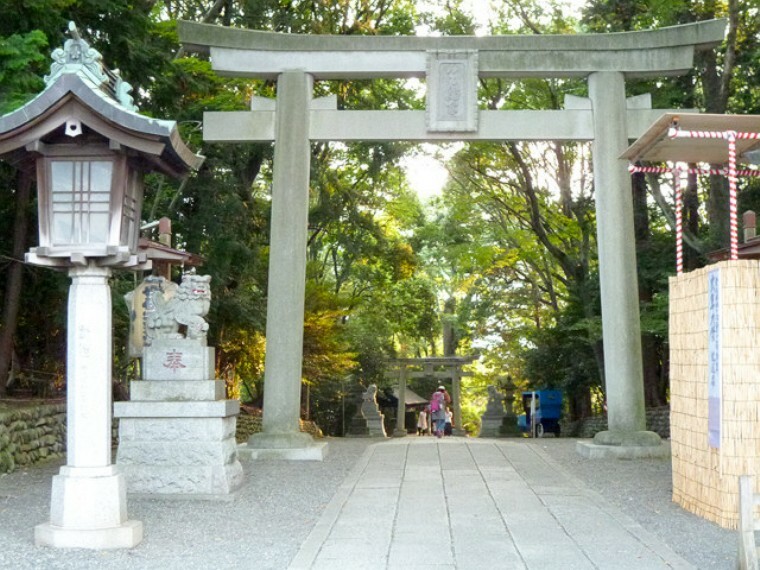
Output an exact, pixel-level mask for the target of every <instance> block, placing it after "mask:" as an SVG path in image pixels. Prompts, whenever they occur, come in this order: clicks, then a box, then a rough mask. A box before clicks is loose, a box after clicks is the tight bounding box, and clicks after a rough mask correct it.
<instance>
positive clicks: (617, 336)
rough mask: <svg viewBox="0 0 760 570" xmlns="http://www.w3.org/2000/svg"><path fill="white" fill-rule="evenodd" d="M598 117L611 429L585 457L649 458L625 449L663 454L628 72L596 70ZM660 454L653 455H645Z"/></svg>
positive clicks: (597, 181)
mask: <svg viewBox="0 0 760 570" xmlns="http://www.w3.org/2000/svg"><path fill="white" fill-rule="evenodd" d="M588 85H589V96H590V98H591V106H592V110H593V114H594V146H593V161H594V190H595V201H596V227H597V244H598V249H599V282H600V283H599V284H600V289H601V299H602V307H603V308H604V310H603V311H602V329H603V330H604V333H605V334H604V375H605V382H606V388H607V389H606V394H607V417H608V423H609V425H608V428H609V431H604V432H600V433H598V434H597V435H596V436H595V437H594V443H595V444H597V445H596V446H595V447H596V448H597V449H595V450H594V451H593V452H592V451H590V448H589V447H588V446H579V451H580V452H581V453H582V454H583V455H589V456H591V455H601V454H606V452H608V451H610V450H609V449H608V448H606V447H603V446H615V447H616V448H617V449H614V450H612V453H613V454H615V455H617V456H620V455H625V454H629V453H633V454H634V455H642V452H641V450H637V451H634V452H631V451H628V450H626V449H625V448H627V447H629V446H631V447H633V448H640V447H642V446H643V447H652V448H657V450H658V451H662V452H663V453H664V452H665V451H666V450H665V449H663V448H662V446H661V445H660V443H661V442H660V437H659V436H658V435H657V434H656V433H654V432H648V431H645V430H646V420H645V418H646V416H645V413H644V379H643V373H642V368H641V366H642V364H641V328H640V321H639V298H638V294H637V291H638V278H637V275H636V249H635V238H634V230H633V197H632V193H631V192H632V191H631V177H630V174H628V169H627V164H628V163H627V161H626V160H624V159H620V158H619V157H620V155H621V154H622V153H623V152H625V150H626V148H628V129H627V125H626V97H625V78H624V76H623V74H622V73H620V72H615V71H604V72H596V73H592V74H591V75H590V76H589V79H588ZM653 453H654V454H657V452H655V451H654V450H647V451H646V452H643V454H644V455H651V454H653Z"/></svg>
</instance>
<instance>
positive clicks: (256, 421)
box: [235, 406, 324, 443]
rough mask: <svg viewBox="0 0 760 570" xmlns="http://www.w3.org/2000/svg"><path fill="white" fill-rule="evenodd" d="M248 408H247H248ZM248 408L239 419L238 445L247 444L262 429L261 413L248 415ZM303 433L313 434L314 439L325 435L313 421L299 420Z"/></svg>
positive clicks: (236, 436)
mask: <svg viewBox="0 0 760 570" xmlns="http://www.w3.org/2000/svg"><path fill="white" fill-rule="evenodd" d="M246 407H247V406H246ZM246 407H243V408H241V410H240V415H239V416H238V418H237V426H236V433H235V439H236V440H237V442H238V443H245V442H247V441H248V438H250V437H251V435H253V434H254V433H259V432H260V431H261V430H262V427H261V412H260V411H258V410H257V411H256V412H254V413H248V412H247V411H246ZM299 422H300V425H301V431H302V432H305V433H309V434H311V436H312V437H314V438H317V439H319V438H323V437H324V434H323V433H322V430H321V429H320V428H319V426H318V425H317V424H315V423H314V422H312V421H304V420H299Z"/></svg>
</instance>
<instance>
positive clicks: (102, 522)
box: [34, 465, 143, 550]
mask: <svg viewBox="0 0 760 570" xmlns="http://www.w3.org/2000/svg"><path fill="white" fill-rule="evenodd" d="M142 538H143V526H142V523H141V522H139V521H135V520H127V494H126V485H125V480H124V477H123V476H122V474H121V473H120V472H118V471H117V469H116V467H115V466H113V465H109V466H107V467H68V466H64V467H61V471H60V473H59V474H58V475H55V476H54V477H53V488H52V496H51V501H50V522H48V523H44V524H41V525H38V526H36V527H35V529H34V541H35V544H37V545H38V546H52V547H56V548H90V549H94V550H104V549H110V548H132V547H134V546H136V545H138V544H139V543H140V541H142Z"/></svg>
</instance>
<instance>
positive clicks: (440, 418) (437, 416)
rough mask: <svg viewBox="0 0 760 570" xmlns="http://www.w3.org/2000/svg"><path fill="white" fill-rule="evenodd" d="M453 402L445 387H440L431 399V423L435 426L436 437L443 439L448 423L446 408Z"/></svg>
mask: <svg viewBox="0 0 760 570" xmlns="http://www.w3.org/2000/svg"><path fill="white" fill-rule="evenodd" d="M450 402H451V396H449V393H448V392H447V391H446V388H445V387H444V386H438V389H437V390H436V391H435V392H433V395H432V396H431V397H430V421H431V422H432V423H433V425H434V428H433V429H434V430H435V436H436V437H443V429H444V426H445V423H446V406H447V405H448V404H449V403H450Z"/></svg>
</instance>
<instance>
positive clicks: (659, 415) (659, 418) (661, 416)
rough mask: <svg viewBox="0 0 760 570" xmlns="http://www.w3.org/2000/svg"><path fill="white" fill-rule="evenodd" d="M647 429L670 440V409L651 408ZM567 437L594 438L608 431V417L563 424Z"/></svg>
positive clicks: (595, 417) (666, 407)
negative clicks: (601, 432)
mask: <svg viewBox="0 0 760 570" xmlns="http://www.w3.org/2000/svg"><path fill="white" fill-rule="evenodd" d="M646 415H647V429H648V430H649V431H653V432H655V433H656V434H658V435H659V436H660V437H661V438H663V439H670V407H668V406H663V407H661V408H650V409H648V410H647V411H646ZM561 426H562V435H563V436H565V437H582V438H591V437H594V436H595V435H596V434H597V433H599V432H600V431H605V430H606V429H607V416H591V417H590V418H584V419H582V420H578V421H575V422H561Z"/></svg>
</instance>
